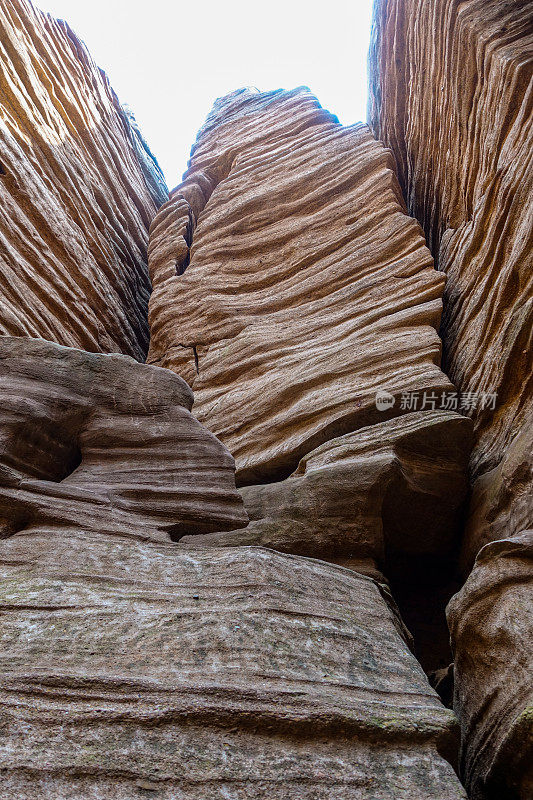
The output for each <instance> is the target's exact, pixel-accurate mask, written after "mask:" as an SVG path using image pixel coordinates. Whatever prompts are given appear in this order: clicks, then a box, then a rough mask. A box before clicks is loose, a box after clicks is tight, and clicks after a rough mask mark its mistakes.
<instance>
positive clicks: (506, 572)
mask: <svg viewBox="0 0 533 800" xmlns="http://www.w3.org/2000/svg"><path fill="white" fill-rule="evenodd" d="M532 590H533V531H524V532H522V533H520V534H518V535H516V536H513V537H509V538H502V539H501V540H500V541H496V542H491V543H489V544H487V545H485V547H483V548H482V550H481V551H480V553H479V555H478V557H477V560H476V564H475V567H474V569H473V571H472V573H471V575H470V576H469V578H468V580H467V581H466V583H465V585H464V586H463V588H462V589H461V591H460V592H459V594H457V595H456V596H455V597H454V598H453V599H452V601H451V602H450V605H449V607H448V620H449V624H450V631H451V637H452V648H453V650H454V653H455V698H454V707H455V709H456V710H457V713H458V715H459V717H460V721H461V728H462V747H461V769H462V773H463V775H464V776H465V781H466V786H467V789H469V791H470V792H471V797H472V799H473V800H487V799H488V800H497V798H504V797H505V798H507V797H509V798H511V797H512V798H517V800H529V798H531V796H532V794H533V681H532V665H533V591H532Z"/></svg>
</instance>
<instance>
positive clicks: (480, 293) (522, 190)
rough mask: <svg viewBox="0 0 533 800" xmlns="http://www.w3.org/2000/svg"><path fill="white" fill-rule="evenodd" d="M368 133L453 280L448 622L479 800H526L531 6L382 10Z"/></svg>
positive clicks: (531, 515) (431, 0) (465, 763)
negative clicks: (461, 437) (468, 442)
mask: <svg viewBox="0 0 533 800" xmlns="http://www.w3.org/2000/svg"><path fill="white" fill-rule="evenodd" d="M369 121H370V125H371V127H372V129H373V130H374V132H375V134H376V136H378V137H379V138H380V139H382V140H383V142H384V143H385V144H386V145H388V146H389V147H390V148H391V149H392V151H393V153H394V156H395V159H396V163H397V167H398V173H399V176H400V182H401V185H402V188H403V190H404V194H405V197H406V199H407V206H408V208H409V210H410V211H411V213H413V214H414V215H415V216H416V217H417V218H418V219H419V221H420V222H421V224H422V226H423V228H424V230H425V232H426V236H427V239H428V242H429V245H430V248H431V250H432V252H433V254H434V256H435V260H436V263H437V266H438V268H439V270H442V271H443V272H445V273H446V274H447V282H446V292H445V298H444V300H445V313H444V316H443V324H442V328H441V330H442V335H443V339H444V353H445V364H446V369H447V372H448V374H449V375H450V377H451V379H452V380H453V381H454V382H455V383H456V384H457V386H458V388H459V389H460V390H461V391H462V392H463V393H464V394H465V395H466V396H467V397H468V396H470V399H471V402H472V407H471V409H470V412H469V413H470V414H471V416H472V418H473V421H474V426H475V434H476V438H475V444H474V451H473V458H472V464H471V466H472V476H473V479H474V481H473V488H472V501H471V507H470V510H469V514H468V519H467V524H466V530H465V536H464V541H463V545H462V550H461V558H460V568H461V571H462V573H463V576H466V575H468V573H469V571H470V570H471V569H472V565H473V563H474V561H475V558H476V555H478V553H479V555H478V561H477V566H476V567H475V568H474V571H473V573H472V575H471V576H470V578H469V579H468V581H467V583H466V585H465V587H464V588H463V589H462V591H461V593H460V594H459V595H458V596H457V597H456V598H455V599H454V600H453V601H452V603H451V605H450V612H449V619H450V624H451V628H452V637H453V642H454V650H455V670H454V674H455V682H456V691H455V704H454V705H455V709H456V711H457V713H458V715H459V717H460V721H461V728H462V734H463V738H462V758H461V767H462V770H463V775H464V777H465V780H466V782H467V786H468V788H470V789H471V791H472V796H473V797H474V798H476V800H477V798H480V799H481V798H484V800H486V799H487V798H491V799H492V798H494V800H496V798H498V799H499V798H500V797H503V796H505V797H507V796H509V797H510V796H513V797H520V798H524V800H525V798H529V797H531V793H532V792H533V786H532V785H531V774H530V773H529V772H528V770H529V767H528V765H527V762H528V758H529V759H530V758H531V753H530V750H529V749H528V745H527V743H526V739H527V735H526V729H527V726H528V725H530V716H528V715H527V714H525V715H522V712H523V711H524V707H525V703H526V697H527V695H528V692H530V690H531V686H532V675H531V652H530V651H528V644H526V642H525V639H527V637H528V636H529V638H531V632H530V631H529V630H528V625H529V618H528V617H530V614H531V603H530V601H529V597H530V589H531V586H530V583H531V579H532V576H533V571H532V568H531V566H532V565H531V560H530V557H529V555H527V556H526V549H524V550H523V552H522V554H521V555H519V554H518V549H517V547H518V546H516V547H515V544H512V545H511V544H509V543H510V542H513V543H514V542H515V537H516V536H518V537H520V535H521V531H523V530H525V529H530V528H533V502H532V497H533V480H532V476H533V461H532V453H533V449H532V442H531V430H532V420H533V402H532V397H533V392H532V385H533V384H532V381H533V373H532V370H531V349H532V340H531V335H532V331H533V325H532V323H533V282H532V281H533V278H532V275H533V270H532V266H533V262H532V252H533V248H532V244H533V238H532V237H533V147H532V145H533V133H532V131H533V122H532V121H533V5H532V4H531V3H527V2H526V3H524V2H519V1H518V0H510V2H502V1H501V0H465V1H464V2H457V0H424V2H422V1H421V0H377V2H376V3H375V12H374V31H373V37H372V44H371V49H370V104H369ZM469 393H470V395H469ZM483 394H485V400H486V398H487V396H489V397H490V395H493V396H494V401H495V402H494V401H492V402H489V403H487V402H485V403H484V402H483V399H484V398H483ZM492 405H494V407H492ZM480 548H481V550H480ZM528 584H529V585H528ZM528 593H529V594H528ZM487 654H490V659H488V656H487ZM489 661H490V663H489ZM527 662H529V663H527ZM520 715H522V716H520ZM529 735H531V734H530V733H529Z"/></svg>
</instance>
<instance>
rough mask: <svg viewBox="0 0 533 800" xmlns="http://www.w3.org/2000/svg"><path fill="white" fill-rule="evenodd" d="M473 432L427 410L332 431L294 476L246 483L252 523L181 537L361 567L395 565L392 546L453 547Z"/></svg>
mask: <svg viewBox="0 0 533 800" xmlns="http://www.w3.org/2000/svg"><path fill="white" fill-rule="evenodd" d="M470 436H471V423H470V420H468V419H467V418H465V417H461V416H459V415H458V414H454V413H453V412H449V411H434V412H431V411H430V412H425V411H420V412H417V413H415V414H406V415H404V416H402V417H400V418H396V419H392V420H388V421H387V422H383V423H381V424H378V425H373V426H371V427H369V428H362V429H361V430H359V431H355V432H354V433H349V434H346V435H345V436H341V437H339V438H337V439H332V440H331V441H329V442H327V443H326V444H323V445H321V447H319V448H317V449H316V450H313V451H312V452H311V453H309V454H308V455H307V456H305V457H304V458H303V459H302V460H301V461H300V464H299V465H298V468H297V469H296V471H295V472H294V473H293V474H292V475H291V476H290V477H289V478H287V479H286V480H284V481H281V482H277V483H267V484H262V485H255V486H244V487H243V488H242V489H241V490H240V491H241V494H242V497H243V499H244V503H245V506H246V509H247V511H248V514H249V517H250V523H249V525H248V526H247V528H245V529H244V530H241V531H234V532H231V533H225V534H224V533H222V534H208V535H206V536H200V537H196V536H195V537H185V538H184V539H183V540H182V541H181V544H182V545H189V546H192V547H195V546H198V545H200V544H202V545H203V544H205V545H215V544H218V545H220V546H223V545H230V544H248V545H251V544H253V545H263V546H266V547H272V548H274V549H275V550H280V551H282V552H289V553H296V554H300V555H306V556H311V557H313V558H322V559H325V560H327V561H336V562H337V563H344V564H346V565H350V564H353V565H354V566H356V567H357V569H358V570H360V569H361V568H362V565H361V564H360V563H357V562H358V561H359V560H365V559H370V561H371V562H375V563H379V565H380V567H381V568H382V569H385V571H386V572H387V571H388V570H387V568H386V558H385V555H386V553H387V554H388V555H389V557H392V558H394V556H395V555H397V554H398V553H399V552H401V553H403V554H404V555H408V556H409V555H411V556H416V555H421V554H422V555H438V556H447V555H449V554H450V551H451V550H452V549H453V547H454V546H455V545H456V544H457V535H458V533H459V529H460V527H459V526H460V514H461V512H462V508H463V502H464V499H465V496H466V493H467V489H468V478H467V463H468V454H469V442H470ZM389 567H390V564H389Z"/></svg>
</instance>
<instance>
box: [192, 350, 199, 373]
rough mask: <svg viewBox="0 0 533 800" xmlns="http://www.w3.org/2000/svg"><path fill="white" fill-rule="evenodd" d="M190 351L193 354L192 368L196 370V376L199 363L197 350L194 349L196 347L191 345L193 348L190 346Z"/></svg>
mask: <svg viewBox="0 0 533 800" xmlns="http://www.w3.org/2000/svg"><path fill="white" fill-rule="evenodd" d="M192 351H193V353H194V366H195V369H196V374H197V375H199V374H200V361H199V359H198V350H197V349H196V345H195V344H193V346H192Z"/></svg>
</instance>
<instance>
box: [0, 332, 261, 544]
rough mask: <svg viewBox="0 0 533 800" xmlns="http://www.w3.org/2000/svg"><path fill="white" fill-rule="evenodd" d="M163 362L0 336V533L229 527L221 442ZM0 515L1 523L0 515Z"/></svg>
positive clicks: (239, 511)
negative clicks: (153, 364)
mask: <svg viewBox="0 0 533 800" xmlns="http://www.w3.org/2000/svg"><path fill="white" fill-rule="evenodd" d="M192 402H193V397H192V392H191V390H190V389H189V387H188V386H187V384H186V383H185V381H183V380H182V379H181V378H179V377H178V376H177V375H174V374H173V373H171V372H169V371H168V370H163V369H157V368H154V367H150V366H146V365H145V364H137V363H136V362H135V361H134V360H133V359H132V358H130V357H128V356H122V355H101V354H92V353H86V352H83V351H80V350H73V349H71V348H67V347H61V346H59V345H56V344H52V343H50V342H45V341H42V340H38V339H25V338H23V337H20V338H11V337H0V446H1V450H0V478H1V483H0V535H1V534H2V533H3V535H4V536H5V535H12V534H13V533H17V532H24V533H25V534H28V535H29V534H36V533H39V534H42V536H43V537H44V538H45V539H48V541H49V546H50V547H51V548H54V547H55V545H54V542H55V540H56V539H57V536H58V534H60V535H61V536H63V537H64V536H70V535H71V534H72V533H73V532H75V531H83V532H84V534H87V533H88V532H90V531H94V532H97V533H99V534H104V533H105V534H108V535H111V536H127V537H134V538H136V539H141V540H142V539H144V538H147V537H148V538H153V537H154V536H155V537H156V538H160V539H163V540H164V541H168V540H169V537H170V536H175V535H183V534H185V533H187V534H191V533H205V532H206V531H209V530H211V531H213V530H220V529H221V528H223V529H228V528H230V529H231V528H236V527H239V526H242V525H245V524H246V522H247V516H246V514H245V512H244V509H243V505H242V500H241V498H240V496H239V495H238V493H237V491H236V489H235V478H234V462H233V458H232V457H231V455H230V454H229V453H228V452H227V450H226V448H225V447H223V445H221V443H220V442H219V441H218V440H217V439H216V438H215V437H214V436H213V435H212V434H210V433H208V431H206V430H205V429H204V428H203V427H202V426H201V425H200V423H199V422H198V421H197V420H196V419H195V418H194V417H193V416H192V414H191V413H190V408H191V406H192ZM2 521H3V524H2Z"/></svg>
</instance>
